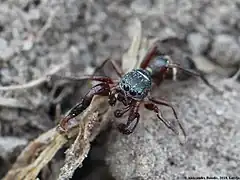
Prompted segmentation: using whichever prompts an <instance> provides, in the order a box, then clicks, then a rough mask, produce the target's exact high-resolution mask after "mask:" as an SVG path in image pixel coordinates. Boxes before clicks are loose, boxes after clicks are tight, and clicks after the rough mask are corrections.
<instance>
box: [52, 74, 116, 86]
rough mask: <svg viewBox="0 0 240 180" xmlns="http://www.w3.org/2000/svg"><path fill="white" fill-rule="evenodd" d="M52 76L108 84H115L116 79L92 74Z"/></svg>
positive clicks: (53, 76)
mask: <svg viewBox="0 0 240 180" xmlns="http://www.w3.org/2000/svg"><path fill="white" fill-rule="evenodd" d="M51 78H53V79H54V78H55V79H66V80H70V81H83V80H92V81H100V82H104V83H108V84H114V83H115V81H114V80H113V79H112V78H110V77H106V76H92V75H84V76H82V77H74V76H61V75H52V76H51Z"/></svg>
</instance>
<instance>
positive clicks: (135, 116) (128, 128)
mask: <svg viewBox="0 0 240 180" xmlns="http://www.w3.org/2000/svg"><path fill="white" fill-rule="evenodd" d="M139 105H140V103H138V102H137V103H135V104H133V105H132V107H131V109H130V113H129V117H128V120H127V123H126V124H123V123H121V124H119V125H118V130H119V131H120V132H121V133H123V134H126V135H129V134H131V133H132V132H133V131H134V129H135V128H136V126H137V124H138V122H139V119H140V114H139V113H138V109H139ZM134 120H135V123H134V124H132V122H133V121H134Z"/></svg>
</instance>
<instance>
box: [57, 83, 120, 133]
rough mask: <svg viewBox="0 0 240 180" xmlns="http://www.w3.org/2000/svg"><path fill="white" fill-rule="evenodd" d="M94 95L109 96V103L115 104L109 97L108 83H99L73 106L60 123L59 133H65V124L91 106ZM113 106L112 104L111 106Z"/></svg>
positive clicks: (111, 97)
mask: <svg viewBox="0 0 240 180" xmlns="http://www.w3.org/2000/svg"><path fill="white" fill-rule="evenodd" d="M95 95H100V96H109V101H111V102H116V101H115V100H113V98H115V97H114V96H111V88H110V86H109V84H108V83H100V84H97V85H95V86H93V87H92V88H91V89H90V91H89V92H88V93H87V94H86V95H85V96H84V98H83V99H82V101H81V102H80V103H78V104H77V105H75V106H74V107H73V108H72V109H71V110H70V111H69V112H68V114H67V115H66V116H65V117H64V118H63V119H62V120H61V121H60V128H61V131H67V124H68V122H69V121H70V120H71V119H72V118H74V117H76V116H77V115H79V114H80V113H82V112H83V111H84V110H85V109H87V107H88V106H89V105H90V104H91V102H92V99H93V97H94V96H95ZM111 105H113V104H111Z"/></svg>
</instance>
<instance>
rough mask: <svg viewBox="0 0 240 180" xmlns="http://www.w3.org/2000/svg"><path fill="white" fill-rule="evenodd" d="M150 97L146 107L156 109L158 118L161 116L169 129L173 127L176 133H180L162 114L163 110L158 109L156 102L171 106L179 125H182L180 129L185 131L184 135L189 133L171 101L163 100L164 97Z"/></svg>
mask: <svg viewBox="0 0 240 180" xmlns="http://www.w3.org/2000/svg"><path fill="white" fill-rule="evenodd" d="M148 99H149V100H150V102H148V103H145V104H144V105H145V108H147V109H148V110H151V111H154V112H155V113H156V114H157V116H158V118H159V119H160V120H161V121H162V122H163V123H164V124H165V125H166V126H167V127H168V128H169V129H171V130H172V131H173V132H174V133H175V134H177V135H178V134H179V133H178V131H177V129H175V127H173V126H172V125H171V123H170V122H169V121H168V120H166V119H164V118H163V116H162V114H161V111H160V110H159V109H158V107H157V105H156V104H159V105H163V106H166V107H170V108H171V109H172V112H173V114H174V116H175V118H176V120H177V123H178V125H179V127H180V129H181V131H182V133H183V135H184V137H186V136H187V134H186V132H185V130H184V127H183V125H182V124H181V122H180V121H179V119H178V116H177V112H176V111H175V109H174V107H173V106H172V105H171V104H170V103H169V102H167V101H165V100H162V99H155V98H153V97H149V98H148Z"/></svg>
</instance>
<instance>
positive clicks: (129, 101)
mask: <svg viewBox="0 0 240 180" xmlns="http://www.w3.org/2000/svg"><path fill="white" fill-rule="evenodd" d="M159 54H160V52H159V50H158V46H157V44H154V45H153V46H152V47H151V48H150V49H149V50H148V52H147V53H146V55H145V57H144V58H143V60H142V62H141V64H140V68H138V69H133V70H132V71H130V72H128V73H126V74H124V73H123V71H122V70H121V68H120V67H119V66H118V65H117V64H116V63H115V62H114V61H111V60H109V61H110V62H111V64H112V66H113V68H114V69H115V71H116V73H117V74H118V76H119V77H120V80H114V79H112V78H110V77H105V76H84V77H81V78H74V77H71V78H70V77H69V79H72V80H93V81H99V82H100V83H99V84H97V85H95V86H93V87H92V88H91V89H90V90H89V91H88V93H87V94H86V95H85V96H84V98H83V99H82V101H81V102H80V103H78V104H77V105H75V106H74V107H73V108H72V109H71V110H70V111H69V112H68V113H67V115H66V116H65V117H64V118H63V119H62V120H61V121H60V127H61V128H62V129H63V131H65V130H66V125H67V123H68V121H69V120H71V119H72V118H74V117H76V116H77V115H79V114H80V113H82V112H83V111H84V110H85V109H86V108H87V107H88V106H89V105H90V103H91V101H92V99H93V97H94V96H95V95H99V96H108V102H109V104H110V105H111V106H114V105H115V104H116V102H117V101H120V102H121V103H122V104H123V105H124V108H122V109H117V110H115V111H114V116H115V117H116V118H120V117H122V116H123V115H124V114H125V113H127V112H129V115H128V119H127V122H126V123H120V124H118V126H117V128H118V130H119V131H120V132H121V133H123V134H126V135H129V134H131V133H132V132H133V131H134V129H135V128H136V126H137V124H138V122H139V119H140V114H139V109H140V107H141V106H143V107H145V108H146V109H147V110H150V111H152V112H154V113H155V114H156V116H157V118H158V119H159V120H161V121H162V122H163V123H164V124H165V125H166V127H167V128H169V129H170V130H172V131H173V132H174V133H175V134H177V135H178V134H179V132H178V130H177V129H176V128H175V127H174V126H173V124H172V123H171V122H170V121H169V120H167V119H165V118H164V117H163V115H162V112H161V111H160V109H159V107H158V105H162V106H167V107H169V108H171V110H172V112H173V114H174V116H175V118H176V120H177V123H178V125H179V127H180V129H181V131H182V133H183V135H184V136H185V137H186V132H185V130H184V128H183V125H182V124H181V122H180V121H179V119H178V116H177V113H176V111H175V109H174V107H173V106H172V105H171V104H170V103H169V102H167V101H165V100H163V99H159V98H158V99H157V98H154V97H152V96H150V92H151V89H152V87H153V84H154V83H155V84H160V83H161V82H162V81H163V80H164V79H165V78H166V75H168V73H169V72H171V73H173V74H174V73H175V74H176V72H177V70H182V71H184V72H185V73H188V74H190V75H193V76H198V77H200V78H201V79H202V80H203V81H204V82H205V84H207V85H208V86H210V87H211V88H213V89H214V90H216V89H215V87H214V86H212V85H211V84H210V83H209V82H208V81H207V79H205V78H204V76H202V75H201V74H200V73H198V72H193V71H191V70H187V69H184V68H182V67H180V65H178V64H176V63H173V62H172V60H171V58H170V57H169V56H166V55H159ZM156 75H157V79H156V82H155V80H154V79H153V77H156Z"/></svg>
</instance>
